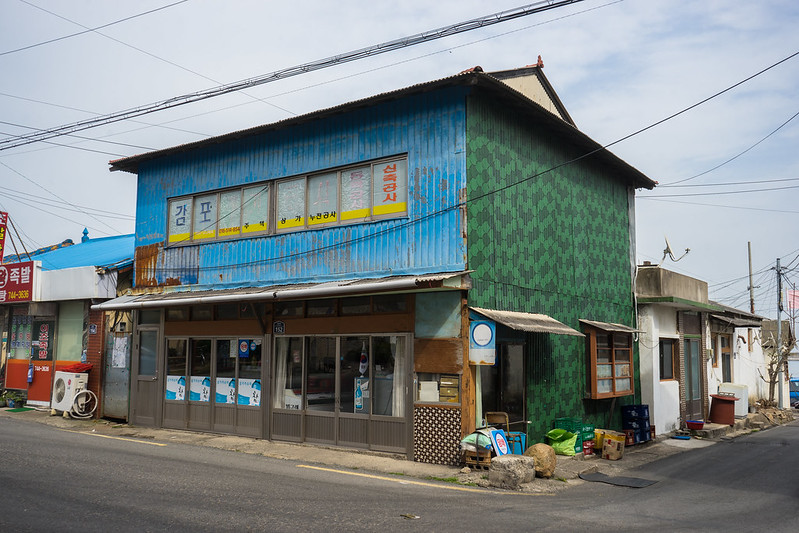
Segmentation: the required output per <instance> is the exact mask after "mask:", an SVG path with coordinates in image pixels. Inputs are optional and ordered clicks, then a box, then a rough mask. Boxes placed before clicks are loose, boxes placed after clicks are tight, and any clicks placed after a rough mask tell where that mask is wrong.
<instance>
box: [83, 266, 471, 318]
mask: <svg viewBox="0 0 799 533" xmlns="http://www.w3.org/2000/svg"><path fill="white" fill-rule="evenodd" d="M469 272H470V271H463V272H444V273H439V274H425V275H422V276H392V277H389V278H382V279H358V280H339V281H330V282H326V283H306V284H294V285H271V286H268V287H243V288H238V289H218V290H199V291H198V290H195V291H192V290H184V291H172V292H165V293H158V294H141V295H126V296H120V297H118V298H114V299H113V300H108V301H107V302H103V303H100V304H96V305H93V306H92V309H93V310H95V311H111V310H120V309H145V308H146V309H153V308H158V307H174V306H180V305H202V304H221V303H232V302H242V301H244V302H255V301H270V300H297V299H310V298H327V297H336V296H351V295H357V294H372V293H383V292H402V291H414V292H420V291H426V290H462V289H469V288H471V287H470V285H471V282H470V281H469V278H468V277H466V274H468V273H469Z"/></svg>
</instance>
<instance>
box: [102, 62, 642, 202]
mask: <svg viewBox="0 0 799 533" xmlns="http://www.w3.org/2000/svg"><path fill="white" fill-rule="evenodd" d="M456 85H461V86H480V87H482V88H484V89H486V90H489V91H494V92H498V93H500V94H501V95H504V96H506V97H508V98H509V99H512V100H515V101H516V102H517V103H518V104H519V105H520V106H522V107H524V108H525V109H526V110H528V111H529V112H532V113H535V114H536V118H538V119H540V120H542V121H544V122H546V125H547V126H549V127H551V128H552V129H553V130H555V132H556V133H559V134H560V135H563V136H566V137H568V138H570V139H572V140H573V141H574V142H575V144H577V145H578V147H579V148H581V149H583V150H587V152H586V153H587V154H593V156H595V157H597V158H598V159H599V160H600V161H602V162H603V163H605V164H608V165H610V166H611V167H613V168H614V169H616V170H618V171H620V172H622V173H623V174H624V175H625V178H626V179H627V180H629V181H630V182H632V183H633V184H634V186H635V187H636V188H645V189H650V190H651V189H653V188H654V187H655V185H656V184H657V182H655V181H654V180H652V179H650V178H648V177H647V176H646V175H645V174H643V173H642V172H641V171H640V170H638V169H636V168H635V167H633V166H632V165H630V164H628V163H627V162H625V161H624V160H622V159H621V158H619V157H618V156H616V155H615V154H613V153H612V152H610V151H609V150H607V149H606V148H604V147H603V146H602V145H601V144H599V143H597V142H596V141H594V140H593V139H591V138H590V137H589V136H588V135H586V134H585V133H583V132H582V131H580V130H579V129H577V128H576V127H575V126H574V125H573V124H570V123H568V122H566V121H564V120H562V119H561V118H560V117H557V116H556V115H553V114H552V113H551V112H549V111H547V110H546V109H545V108H544V107H542V106H541V105H539V104H538V103H536V102H534V101H533V100H531V99H529V98H528V97H526V96H525V95H523V94H522V93H520V92H519V91H517V90H516V89H513V88H512V87H509V86H508V85H506V84H505V83H503V82H502V81H500V80H498V79H497V78H495V77H494V76H491V75H490V74H486V73H483V72H478V71H476V70H475V69H470V70H469V71H464V72H462V73H460V74H456V75H454V76H450V77H447V78H441V79H438V80H433V81H428V82H424V83H419V84H416V85H412V86H409V87H405V88H402V89H397V90H394V91H389V92H385V93H381V94H377V95H373V96H369V97H367V98H362V99H360V100H355V101H352V102H346V103H344V104H340V105H338V106H334V107H329V108H326V109H321V110H317V111H312V112H310V113H307V114H305V115H300V116H297V117H291V118H287V119H284V120H281V121H278V122H273V123H270V124H263V125H260V126H255V127H252V128H248V129H244V130H239V131H235V132H230V133H226V134H223V135H219V136H217V137H211V138H209V139H203V140H200V141H194V142H192V143H187V144H182V145H178V146H173V147H171V148H165V149H162V150H156V151H153V152H147V153H144V154H139V155H134V156H130V157H126V158H122V159H116V160H113V161H111V162H110V165H111V166H110V169H109V170H111V171H116V170H121V171H125V172H131V173H134V174H135V173H138V170H139V165H140V164H141V163H143V162H145V161H150V160H154V159H158V158H161V157H166V156H169V155H173V154H178V153H181V152H186V151H189V150H192V149H195V148H200V147H203V146H212V145H214V144H221V143H224V142H228V141H232V140H236V139H240V138H243V137H249V136H252V135H257V134H260V133H265V132H267V131H273V130H278V129H281V128H285V127H288V126H291V125H296V124H301V123H303V122H309V121H312V120H318V119H320V118H323V117H326V116H330V115H336V114H340V113H344V112H346V111H350V110H354V109H358V108H362V107H367V106H369V105H374V104H376V103H379V102H385V101H390V100H395V99H398V98H401V97H403V96H406V95H409V94H414V93H421V92H429V91H432V90H436V89H439V88H442V87H447V86H456Z"/></svg>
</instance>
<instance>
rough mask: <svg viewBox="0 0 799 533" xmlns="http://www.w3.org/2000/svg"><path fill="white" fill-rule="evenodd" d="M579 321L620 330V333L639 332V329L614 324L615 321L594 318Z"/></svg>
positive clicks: (601, 327) (600, 327)
mask: <svg viewBox="0 0 799 533" xmlns="http://www.w3.org/2000/svg"><path fill="white" fill-rule="evenodd" d="M580 322H581V323H583V324H587V325H589V326H594V327H595V328H599V329H602V330H605V331H620V332H622V333H639V332H640V331H641V330H638V329H635V328H631V327H630V326H625V325H624V324H616V323H615V322H598V321H596V320H584V319H582V318H581V319H580Z"/></svg>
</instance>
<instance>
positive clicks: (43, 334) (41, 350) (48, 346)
mask: <svg viewBox="0 0 799 533" xmlns="http://www.w3.org/2000/svg"><path fill="white" fill-rule="evenodd" d="M53 333H55V320H39V319H35V320H34V321H33V341H34V342H33V346H32V347H31V357H32V358H33V360H34V361H52V360H53Z"/></svg>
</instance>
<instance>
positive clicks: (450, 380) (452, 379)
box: [438, 376, 460, 389]
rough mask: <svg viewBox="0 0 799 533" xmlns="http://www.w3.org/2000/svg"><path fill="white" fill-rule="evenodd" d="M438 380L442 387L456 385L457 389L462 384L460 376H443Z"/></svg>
mask: <svg viewBox="0 0 799 533" xmlns="http://www.w3.org/2000/svg"><path fill="white" fill-rule="evenodd" d="M438 381H439V385H441V387H455V388H456V389H457V388H458V385H459V384H460V378H458V376H441V378H440V379H439V380H438Z"/></svg>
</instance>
